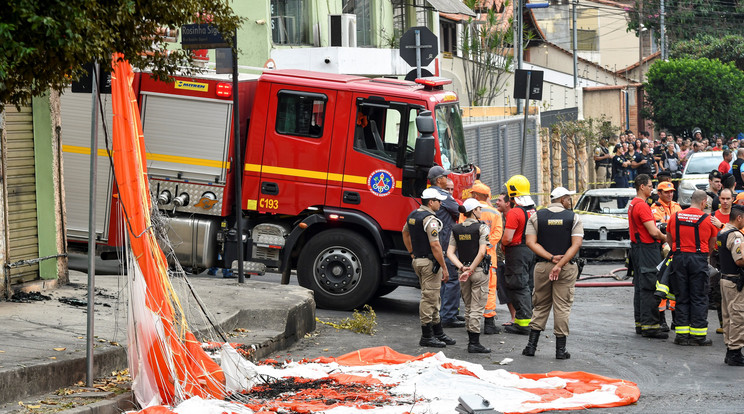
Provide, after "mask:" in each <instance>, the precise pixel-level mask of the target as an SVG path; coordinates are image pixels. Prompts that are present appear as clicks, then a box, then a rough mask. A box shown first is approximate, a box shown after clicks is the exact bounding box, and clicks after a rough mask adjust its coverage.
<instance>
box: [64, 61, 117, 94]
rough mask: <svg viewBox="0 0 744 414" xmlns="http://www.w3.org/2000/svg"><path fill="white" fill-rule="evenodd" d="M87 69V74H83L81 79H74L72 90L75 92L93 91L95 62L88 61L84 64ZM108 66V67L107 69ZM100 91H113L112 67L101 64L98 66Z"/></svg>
mask: <svg viewBox="0 0 744 414" xmlns="http://www.w3.org/2000/svg"><path fill="white" fill-rule="evenodd" d="M83 68H84V69H85V75H83V76H81V77H80V79H78V80H76V81H72V88H71V89H72V92H73V93H91V92H92V91H93V85H92V83H93V80H92V79H91V78H92V76H91V75H92V74H93V62H88V63H86V64H85V65H83ZM107 68H108V69H107ZM97 78H98V92H100V93H111V67H110V66H106V65H101V66H100V67H99V68H98V77H97Z"/></svg>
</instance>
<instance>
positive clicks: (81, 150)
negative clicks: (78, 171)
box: [62, 145, 230, 168]
mask: <svg viewBox="0 0 744 414" xmlns="http://www.w3.org/2000/svg"><path fill="white" fill-rule="evenodd" d="M62 151H63V152H68V153H71V154H84V155H90V147H79V146H74V145H62ZM98 156H99V157H106V156H108V151H106V150H105V149H99V150H98ZM145 156H146V157H147V160H148V161H160V162H168V163H173V164H186V165H199V166H205V167H215V168H230V163H229V162H222V161H216V160H207V159H204V158H193V157H180V156H177V155H166V154H154V153H149V152H148V153H145Z"/></svg>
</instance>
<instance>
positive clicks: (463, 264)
mask: <svg viewBox="0 0 744 414" xmlns="http://www.w3.org/2000/svg"><path fill="white" fill-rule="evenodd" d="M460 212H461V213H462V214H463V215H465V221H463V222H462V223H460V224H455V225H454V226H452V234H451V235H450V239H449V246H448V247H447V258H448V259H449V260H450V261H451V262H452V263H453V264H454V265H455V267H456V268H457V273H458V275H459V278H458V279H459V281H460V289H461V294H462V299H463V301H464V302H465V326H466V327H467V330H468V352H469V353H471V354H472V353H478V354H487V353H489V352H491V350H490V349H488V348H486V347H485V346H483V345H481V343H480V332H481V321H482V320H483V311H484V310H485V309H486V301H487V299H488V282H489V271H490V270H491V263H490V258H487V257H486V249H487V248H488V244H489V242H488V236H489V232H490V229H489V228H488V225H486V224H485V223H482V222H481V221H480V220H479V219H480V215H481V204H480V202H479V201H478V200H476V199H474V198H468V199H467V200H465V202H464V203H463V204H462V205H461V206H460ZM455 252H457V254H455ZM484 259H486V260H484ZM484 268H485V269H484Z"/></svg>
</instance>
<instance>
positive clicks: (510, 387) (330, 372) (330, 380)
mask: <svg viewBox="0 0 744 414" xmlns="http://www.w3.org/2000/svg"><path fill="white" fill-rule="evenodd" d="M249 364H250V363H249ZM251 365H252V364H251ZM251 368H252V369H255V371H256V375H257V376H258V377H260V378H273V379H274V380H273V381H280V380H282V379H293V380H294V381H296V382H300V383H302V382H303V381H306V382H307V383H308V384H312V385H315V384H323V387H322V388H318V389H315V390H313V389H302V390H293V391H288V392H284V393H281V394H277V395H275V396H274V397H273V398H259V397H258V395H260V394H261V392H260V391H261V390H262V389H264V388H266V387H268V388H271V386H272V385H271V384H268V385H267V386H265V387H263V388H262V386H260V385H259V386H257V387H256V388H254V389H253V390H251V391H250V392H245V393H243V394H242V395H241V396H240V397H241V401H242V402H243V403H244V404H241V403H236V402H225V401H218V400H202V399H199V400H195V399H193V398H192V399H191V400H188V401H186V402H184V403H182V404H180V405H178V406H176V407H175V408H173V409H172V411H152V412H151V411H142V412H144V413H147V414H169V413H170V412H175V413H178V414H192V413H193V414H196V413H200V414H201V413H212V412H214V413H222V412H228V413H230V412H235V413H250V412H259V411H269V412H277V411H278V412H282V411H295V412H300V413H304V412H307V413H310V412H325V413H328V414H347V413H348V414H351V413H370V414H372V413H374V414H402V413H412V414H414V413H420V414H424V413H453V412H455V407H456V406H457V404H458V397H459V396H460V395H464V394H479V395H481V396H482V397H483V398H485V399H486V400H488V401H490V403H491V406H492V407H493V408H494V409H495V410H497V411H500V412H507V413H537V412H542V411H548V410H576V409H585V408H593V407H616V406H623V405H628V404H632V403H634V402H636V401H637V400H638V398H639V396H640V391H639V390H638V387H637V386H636V384H634V383H632V382H628V381H624V380H621V379H614V378H607V377H603V376H600V375H595V374H591V373H586V372H561V371H554V372H549V373H545V374H516V373H511V372H508V371H505V370H503V369H498V370H486V369H484V368H483V366H481V365H479V364H473V363H470V362H467V361H461V360H455V359H450V358H447V357H446V356H445V355H444V354H443V353H441V352H440V353H437V354H423V355H418V356H411V355H405V354H400V353H397V352H395V351H394V350H392V349H390V348H387V347H378V348H368V349H361V350H358V351H355V352H351V353H348V354H346V355H342V356H340V357H337V358H325V357H323V358H317V359H315V360H312V361H301V362H286V363H284V364H278V363H276V364H266V365H252V367H251ZM225 373H226V375H228V372H227V371H226V372H225ZM254 380H255V378H254ZM275 384H276V382H275ZM328 384H330V385H331V386H330V387H327V388H326V385H328ZM350 384H354V385H357V387H348V385H350ZM344 391H346V392H349V393H350V395H347V396H345V395H344V394H343V392H344ZM347 397H349V398H347ZM246 407H247V408H246ZM246 409H248V411H246ZM220 410H222V411H220Z"/></svg>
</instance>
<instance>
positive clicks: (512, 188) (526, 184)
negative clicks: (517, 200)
mask: <svg viewBox="0 0 744 414" xmlns="http://www.w3.org/2000/svg"><path fill="white" fill-rule="evenodd" d="M506 192H507V194H509V197H511V198H514V197H519V196H525V195H529V194H530V180H528V179H527V177H525V176H524V175H514V176H512V177H511V178H510V179H509V181H507V182H506Z"/></svg>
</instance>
